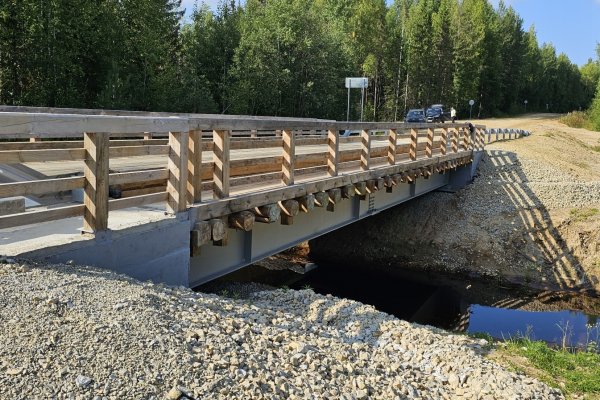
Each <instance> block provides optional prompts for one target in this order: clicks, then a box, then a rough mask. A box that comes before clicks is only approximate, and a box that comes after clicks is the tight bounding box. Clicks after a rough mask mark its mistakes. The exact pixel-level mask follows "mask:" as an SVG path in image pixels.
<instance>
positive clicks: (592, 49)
mask: <svg viewBox="0 0 600 400" xmlns="http://www.w3.org/2000/svg"><path fill="white" fill-rule="evenodd" d="M386 1H387V2H388V3H391V2H392V0H386ZM490 1H491V2H492V4H494V5H495V6H497V5H498V2H499V0H490ZM205 2H206V3H207V4H208V5H210V6H211V7H213V8H214V7H215V6H216V4H217V3H218V0H205ZM504 2H505V4H507V5H511V6H512V7H513V8H514V9H515V10H516V11H517V13H518V14H519V15H520V16H521V18H523V23H524V27H525V30H528V29H529V27H530V26H531V25H534V26H535V30H536V32H537V37H538V41H539V42H540V44H542V43H544V42H551V43H553V44H554V46H555V47H556V50H557V52H558V53H561V52H563V53H565V54H566V55H567V56H569V58H570V59H571V61H573V62H574V63H576V64H578V65H583V64H585V63H586V62H587V60H588V58H596V43H597V42H600V0H505V1H504ZM193 4H194V0H183V2H182V5H183V6H184V7H185V8H187V11H188V13H189V12H191V10H192V7H193Z"/></svg>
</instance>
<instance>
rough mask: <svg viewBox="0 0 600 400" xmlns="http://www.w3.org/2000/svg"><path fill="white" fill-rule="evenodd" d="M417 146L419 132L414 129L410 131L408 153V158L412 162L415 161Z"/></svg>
mask: <svg viewBox="0 0 600 400" xmlns="http://www.w3.org/2000/svg"><path fill="white" fill-rule="evenodd" d="M418 144H419V132H418V131H417V130H416V129H411V130H410V151H409V156H410V159H411V160H412V161H415V160H416V159H417V146H418Z"/></svg>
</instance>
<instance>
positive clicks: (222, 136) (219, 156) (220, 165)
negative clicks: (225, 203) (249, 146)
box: [213, 130, 230, 199]
mask: <svg viewBox="0 0 600 400" xmlns="http://www.w3.org/2000/svg"><path fill="white" fill-rule="evenodd" d="M229 139H230V138H229V131H225V130H223V131H213V143H214V149H213V153H214V172H213V184H214V188H213V191H214V197H215V198H216V199H223V198H225V197H229V173H230V161H229V160H230V154H229V153H230V152H229V144H230V140H229Z"/></svg>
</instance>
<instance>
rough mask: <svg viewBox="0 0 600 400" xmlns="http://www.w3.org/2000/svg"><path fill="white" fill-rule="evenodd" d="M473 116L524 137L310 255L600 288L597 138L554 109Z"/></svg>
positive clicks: (489, 150) (496, 147) (494, 147)
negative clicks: (461, 178)
mask: <svg viewBox="0 0 600 400" xmlns="http://www.w3.org/2000/svg"><path fill="white" fill-rule="evenodd" d="M482 123H484V124H486V125H487V126H489V127H509V128H510V127H517V126H518V127H520V128H523V129H526V130H530V131H531V132H532V135H531V136H529V137H525V138H522V139H519V140H511V141H505V142H497V143H492V144H489V145H487V146H486V154H485V156H484V157H483V160H482V162H481V163H480V165H479V169H478V175H477V177H476V178H475V181H474V183H473V184H472V185H469V186H468V187H466V188H465V189H463V190H460V191H458V192H456V193H441V192H436V193H431V194H429V195H427V196H425V197H423V198H419V199H415V200H414V201H411V202H410V203H407V204H404V205H400V206H398V207H395V208H393V209H391V210H388V211H385V212H382V213H381V214H378V215H376V216H373V217H371V218H369V219H366V220H363V221H360V222H358V223H356V224H352V225H350V226H348V227H346V228H344V229H340V230H338V231H336V232H333V233H331V234H328V235H325V236H323V237H321V238H318V239H315V240H313V241H311V242H310V250H311V251H310V256H311V258H313V259H314V260H316V261H317V262H324V263H329V264H332V263H340V262H341V261H340V260H344V261H343V262H347V261H346V260H351V262H352V263H354V264H357V265H358V264H363V265H365V264H368V265H373V266H379V267H380V268H384V269H386V270H393V269H395V268H398V266H399V265H402V266H403V267H407V268H414V269H421V268H423V266H426V267H427V268H430V269H432V270H434V271H435V270H437V271H442V272H449V273H453V274H456V273H459V274H464V275H474V276H479V277H481V278H483V279H485V280H488V281H497V282H506V283H516V284H519V285H523V286H526V287H529V288H534V289H546V290H552V291H555V290H578V291H579V290H584V291H586V290H588V291H595V292H598V291H600V245H599V244H600V211H599V210H600V152H598V151H597V149H598V147H597V146H598V144H599V143H600V135H599V134H598V133H597V132H591V131H586V130H584V129H574V128H569V127H567V126H565V125H563V124H561V123H559V122H558V116H556V115H529V116H525V117H522V118H512V119H501V120H490V121H482ZM355 237H361V243H360V245H359V246H358V245H357V243H356V242H355V241H354V240H353V238H355ZM332 249H335V250H332Z"/></svg>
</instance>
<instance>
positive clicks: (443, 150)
mask: <svg viewBox="0 0 600 400" xmlns="http://www.w3.org/2000/svg"><path fill="white" fill-rule="evenodd" d="M447 150H448V128H442V137H441V140H440V153H442V155H443V156H445V155H446V152H447Z"/></svg>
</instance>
